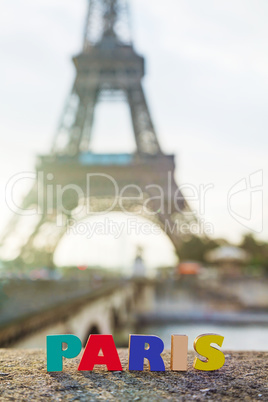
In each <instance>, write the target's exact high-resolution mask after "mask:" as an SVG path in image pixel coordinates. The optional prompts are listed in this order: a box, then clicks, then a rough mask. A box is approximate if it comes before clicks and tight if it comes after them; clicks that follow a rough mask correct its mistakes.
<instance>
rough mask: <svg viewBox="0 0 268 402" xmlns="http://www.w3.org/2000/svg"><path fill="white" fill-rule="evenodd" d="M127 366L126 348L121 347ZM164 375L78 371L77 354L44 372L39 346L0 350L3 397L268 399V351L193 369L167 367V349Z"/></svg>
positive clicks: (0, 395)
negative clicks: (213, 368) (57, 369)
mask: <svg viewBox="0 0 268 402" xmlns="http://www.w3.org/2000/svg"><path fill="white" fill-rule="evenodd" d="M119 355H120V359H121V362H122V366H123V368H124V369H126V367H127V357H128V351H127V349H120V350H119ZM163 357H164V360H165V364H166V368H167V371H166V372H163V373H154V372H150V371H144V372H129V371H123V372H108V371H106V370H105V369H104V368H100V369H95V370H94V371H93V372H78V371H77V367H78V363H79V358H76V359H72V360H65V361H64V371H63V372H61V373H47V372H46V355H45V352H44V351H40V350H27V351H22V350H15V349H1V350H0V400H1V401H12V400H13V401H30V400H33V401H98V400H109V401H110V400H111V401H112V400H114V401H163V400H171V401H189V400H194V401H207V400H210V401H230V400H233V401H237V400H238V399H239V400H243V401H255V400H256V401H257V400H268V381H267V379H268V352H225V357H226V361H225V365H224V367H222V368H221V369H220V370H218V371H215V372H200V371H196V370H194V369H193V368H192V363H193V358H194V353H193V352H189V355H188V365H189V368H188V371H187V372H174V371H170V370H169V364H170V352H169V351H165V352H164V353H163Z"/></svg>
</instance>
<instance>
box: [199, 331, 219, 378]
mask: <svg viewBox="0 0 268 402" xmlns="http://www.w3.org/2000/svg"><path fill="white" fill-rule="evenodd" d="M223 340H224V337H223V336H221V335H217V334H203V335H199V336H198V337H197V338H196V339H195V340H194V349H195V351H196V352H197V353H198V354H199V355H201V356H204V357H206V361H202V360H200V359H199V358H198V357H196V358H195V360H194V364H193V367H194V368H195V369H196V370H202V371H212V370H218V369H219V368H221V367H222V366H223V365H224V362H225V357H224V354H223V353H222V352H221V351H220V350H218V349H216V348H214V347H213V346H211V343H216V344H217V345H218V346H220V347H221V346H222V343H223Z"/></svg>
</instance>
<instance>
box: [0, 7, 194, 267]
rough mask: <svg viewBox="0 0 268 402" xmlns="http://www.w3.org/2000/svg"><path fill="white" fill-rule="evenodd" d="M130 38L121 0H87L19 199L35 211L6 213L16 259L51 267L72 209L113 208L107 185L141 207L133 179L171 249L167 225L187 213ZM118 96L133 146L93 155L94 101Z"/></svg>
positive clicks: (176, 236)
mask: <svg viewBox="0 0 268 402" xmlns="http://www.w3.org/2000/svg"><path fill="white" fill-rule="evenodd" d="M131 39H132V38H131V33H130V23H129V13H128V3H127V0H90V1H89V7H88V14H87V19H86V25H85V33H84V42H83V50H82V52H81V53H80V54H78V55H77V56H75V57H74V58H73V62H74V65H75V68H76V78H75V81H74V84H73V88H72V91H71V94H70V96H69V97H68V100H67V103H66V106H65V108H64V112H63V115H62V118H61V120H60V124H59V127H58V130H57V133H56V136H55V138H54V141H53V145H52V149H51V153H50V154H49V155H45V156H40V157H39V158H38V161H37V167H36V172H37V179H36V181H35V184H34V186H33V187H32V189H31V190H30V192H29V193H28V195H27V196H26V197H25V199H24V201H23V203H22V206H21V210H22V209H23V210H27V211H28V212H29V214H28V213H27V214H26V215H31V213H30V211H35V212H36V213H35V214H34V213H33V215H35V216H32V217H31V223H29V219H30V217H29V216H26V217H25V216H21V214H19V213H17V214H14V216H13V219H12V220H11V222H10V224H9V225H8V227H7V229H6V232H5V233H4V235H3V238H2V242H1V244H2V250H4V252H5V250H7V249H9V250H10V251H8V253H7V255H8V256H9V258H10V257H13V258H14V256H16V258H17V262H18V263H19V262H20V263H24V264H34V265H36V264H39V265H40V264H44V265H47V266H52V265H53V255H54V251H55V249H56V247H57V245H58V243H59V241H60V239H61V238H62V236H63V234H64V233H65V231H66V226H67V225H69V223H70V220H72V219H74V216H75V218H76V219H83V218H85V217H86V216H88V215H89V214H92V213H96V212H100V210H105V208H106V209H107V208H109V209H110V210H113V211H116V210H120V207H119V205H118V202H116V203H115V202H114V201H116V200H115V194H114V188H115V185H116V186H117V188H118V189H121V188H123V187H124V186H126V185H127V186H128V193H127V196H128V197H132V198H131V200H128V202H126V203H125V205H124V207H125V208H126V209H127V210H128V211H131V212H133V213H134V212H135V213H138V214H140V213H142V211H143V210H144V208H142V206H141V202H140V201H139V200H138V199H137V186H138V188H141V189H142V192H143V194H144V197H145V199H146V200H147V201H148V205H147V206H148V207H150V210H151V211H154V212H155V211H157V213H152V214H149V215H148V217H149V218H150V219H151V220H153V221H155V222H157V223H158V224H159V225H160V226H161V227H162V228H163V229H164V230H165V231H166V233H167V235H168V236H169V237H170V239H171V241H172V243H173V244H174V246H175V249H176V250H177V252H179V248H180V245H181V241H182V236H181V234H180V233H179V232H178V230H176V229H174V224H175V222H176V220H177V219H178V217H179V220H180V222H181V221H185V220H189V219H192V216H191V214H190V209H189V207H188V205H187V203H186V201H185V199H184V197H183V195H182V194H181V192H180V190H179V188H178V186H177V184H176V182H175V179H174V170H175V163H174V156H173V155H165V154H164V153H163V152H162V150H161V148H160V145H159V142H158V138H157V135H156V132H155V128H154V125H153V122H152V119H151V116H150V113H149V109H148V105H147V102H146V98H145V95H144V91H143V87H142V78H143V76H144V65H145V63H144V58H143V57H142V56H140V55H138V54H137V53H136V52H135V50H134V47H133V44H132V40H131ZM118 96H119V97H120V98H121V99H124V100H125V101H126V103H127V104H128V105H129V108H130V114H131V119H132V126H133V131H134V136H135V142H136V152H135V153H133V154H108V155H107V154H95V153H93V152H91V151H90V146H91V134H92V127H93V118H94V110H95V107H96V104H97V102H99V101H100V100H101V99H103V98H105V99H106V98H107V97H108V98H109V99H115V98H117V97H118ZM122 135H123V133H122ZM108 176H109V177H108ZM89 177H90V180H91V182H90V194H89V191H88V190H89V189H88V185H89V182H88V178H89ZM109 178H112V179H109ZM115 183H116V184H115ZM130 183H131V186H132V188H131V187H130V186H129V184H130ZM59 187H60V189H61V194H60V195H61V198H62V199H63V203H62V205H61V206H60V208H59V205H58V197H59V192H58V189H59ZM160 188H161V192H162V194H163V200H162V204H161V205H159V191H160V190H159V189H160ZM134 190H135V191H134ZM85 200H87V202H86V203H85ZM88 200H90V203H89V204H90V211H89V209H88ZM117 201H118V200H117ZM40 204H41V207H40ZM84 204H86V205H87V207H86V209H85V208H84ZM80 207H81V208H80ZM185 212H189V214H185ZM189 216H190V218H189ZM27 219H28V221H27ZM21 227H23V230H22V229H21ZM18 234H19V235H18ZM15 235H17V239H16V240H15V239H14V236H15ZM14 246H15V247H14Z"/></svg>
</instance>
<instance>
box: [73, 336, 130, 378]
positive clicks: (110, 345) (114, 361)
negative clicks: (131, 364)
mask: <svg viewBox="0 0 268 402" xmlns="http://www.w3.org/2000/svg"><path fill="white" fill-rule="evenodd" d="M100 351H102V355H101V356H100ZM95 364H101V365H106V366H107V369H108V370H109V371H122V370H123V369H122V366H121V362H120V359H119V356H118V353H117V350H116V347H115V344H114V339H113V336H112V335H90V336H89V338H88V341H87V345H86V348H85V351H84V354H83V356H82V359H81V362H80V364H79V367H78V370H79V371H91V370H93V368H94V366H95Z"/></svg>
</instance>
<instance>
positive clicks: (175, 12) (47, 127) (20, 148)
mask: <svg viewBox="0 0 268 402" xmlns="http://www.w3.org/2000/svg"><path fill="white" fill-rule="evenodd" d="M0 9H1V12H0V57H1V63H0V88H1V91H0V110H1V113H0V133H1V135H0V189H1V198H0V230H2V229H3V228H4V227H5V225H6V223H7V221H8V219H9V218H10V216H11V215H12V214H11V212H10V211H9V209H8V207H7V205H6V202H5V185H6V183H7V181H8V180H9V178H10V177H11V176H12V175H14V174H16V173H18V172H23V171H34V165H35V157H36V155H37V154H45V153H47V152H49V149H50V146H51V143H52V139H53V136H54V133H55V130H56V127H57V124H58V120H59V117H60V114H61V112H62V108H63V105H64V102H65V98H66V96H67V94H68V92H69V90H70V88H71V86H72V82H73V80H74V77H75V70H74V67H73V65H72V62H71V57H72V56H73V55H75V54H78V53H79V51H80V50H81V46H82V34H83V28H84V20H85V15H86V10H87V1H86V0H75V1H74V0H53V1H52V0H38V1H36V0H13V1H12V2H11V1H8V0H2V2H1V6H0ZM131 15H132V32H133V39H134V45H135V49H136V50H137V52H138V53H140V54H142V55H144V56H145V57H146V76H145V78H144V81H143V87H144V90H145V93H146V96H147V99H148V104H149V107H150V111H151V114H152V118H153V121H154V124H155V126H156V129H157V134H158V138H159V142H160V144H161V146H162V149H163V151H164V152H166V153H172V154H173V153H174V154H175V155H176V180H177V182H178V184H184V185H188V187H189V186H191V188H195V189H196V191H197V192H198V193H200V192H201V191H202V188H204V186H208V187H209V191H207V193H206V196H205V199H202V202H201V201H199V202H192V203H191V205H192V207H193V208H194V209H195V210H197V213H198V216H199V218H200V219H201V221H202V222H207V223H209V224H211V225H212V228H213V234H212V235H213V236H214V237H225V238H227V239H228V240H230V241H234V242H238V241H239V240H240V238H241V236H242V235H243V233H246V232H249V231H252V232H253V233H255V234H256V236H257V237H258V238H262V239H266V240H267V236H268V225H267V221H268V219H267V218H268V208H267V205H268V194H267V188H268V183H267V181H268V163H267V147H268V136H267V129H268V113H267V105H268V47H267V38H268V25H267V20H268V3H267V1H266V0H254V1H253V0H225V1H221V2H219V1H217V0H203V1H200V0H166V1H165V2H164V3H163V2H162V1H160V0H147V1H143V0H132V1H131ZM92 147H93V150H94V151H98V152H131V151H132V150H133V148H134V140H133V134H132V129H131V126H130V121H129V112H128V110H127V107H126V106H125V105H120V104H116V105H115V104H114V105H109V106H107V105H105V104H100V105H99V106H98V107H97V110H96V119H95V123H94V136H93V143H92ZM25 188H26V186H25ZM25 191H26V190H25V189H24V188H20V189H19V192H18V198H21V197H22V195H23V193H25ZM185 192H186V194H189V195H190V193H191V191H190V190H189V189H188V193H187V189H186V190H185ZM116 219H118V220H119V221H120V219H121V221H122V220H124V219H125V218H124V217H123V218H122V217H121V218H120V217H118V216H117V217H116ZM149 238H150V240H146V241H145V260H146V262H147V264H148V265H150V266H153V265H157V264H161V263H164V262H169V263H173V262H174V256H173V251H172V250H173V248H172V245H171V244H170V243H169V241H168V240H167V239H166V237H165V236H164V235H158V237H157V238H156V237H154V236H153V235H151V236H149V237H148V239H149ZM64 241H65V246H64V244H61V245H60V247H59V250H58V251H57V259H58V261H59V262H62V261H63V260H64V258H65V260H67V261H71V260H72V258H73V259H74V262H77V261H78V260H77V258H78V257H77V256H76V257H75V258H74V257H73V254H75V252H73V253H72V255H69V254H68V253H66V250H67V243H68V241H69V242H70V241H71V240H70V237H69V238H67V239H65V240H64ZM73 241H74V240H73ZM100 242H101V243H100ZM120 242H121V243H120ZM124 242H125V244H129V253H126V256H125V257H124V258H123V257H122V256H121V255H120V252H119V251H118V250H119V249H121V248H120V247H121V246H120V245H118V244H123V243H124ZM139 242H144V239H143V240H141V238H136V237H135V236H134V237H133V236H128V235H126V234H125V235H124V236H123V238H122V239H121V240H120V241H117V243H116V244H117V246H114V247H113V245H112V244H113V242H112V241H110V240H109V239H108V238H107V236H102V237H100V236H99V237H96V238H95V237H94V236H93V237H92V239H91V242H90V250H91V253H90V257H89V256H88V254H86V251H85V250H86V249H87V248H88V247H87V246H85V245H84V246H83V247H82V245H81V250H80V248H79V247H80V246H79V244H80V243H79V244H78V245H77V246H76V247H75V248H73V251H74V250H76V254H78V255H80V258H81V261H79V262H81V263H82V262H83V261H84V262H86V261H88V259H89V261H90V262H92V263H97V262H100V263H102V264H106V265H109V264H110V263H111V264H112V265H118V264H119V265H120V264H121V265H122V264H123V265H124V264H130V261H131V259H133V258H134V255H135V247H136V246H137V245H138V243H139ZM81 243H82V241H81ZM68 244H69V243H68ZM70 244H72V242H71V243H70ZM87 244H89V243H87ZM100 244H104V247H107V250H109V253H107V255H105V256H102V257H101V256H100V253H97V252H95V254H94V250H96V249H99V247H100V246H99V245H100ZM159 244H162V247H161V252H159ZM94 245H95V246H94ZM116 247H119V248H118V249H117V248H116ZM122 247H123V246H122ZM82 248H83V250H84V251H83V250H82ZM60 250H61V251H60ZM81 255H82V257H81ZM128 256H130V257H128ZM78 259H79V258H78ZM122 261H125V262H122Z"/></svg>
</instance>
